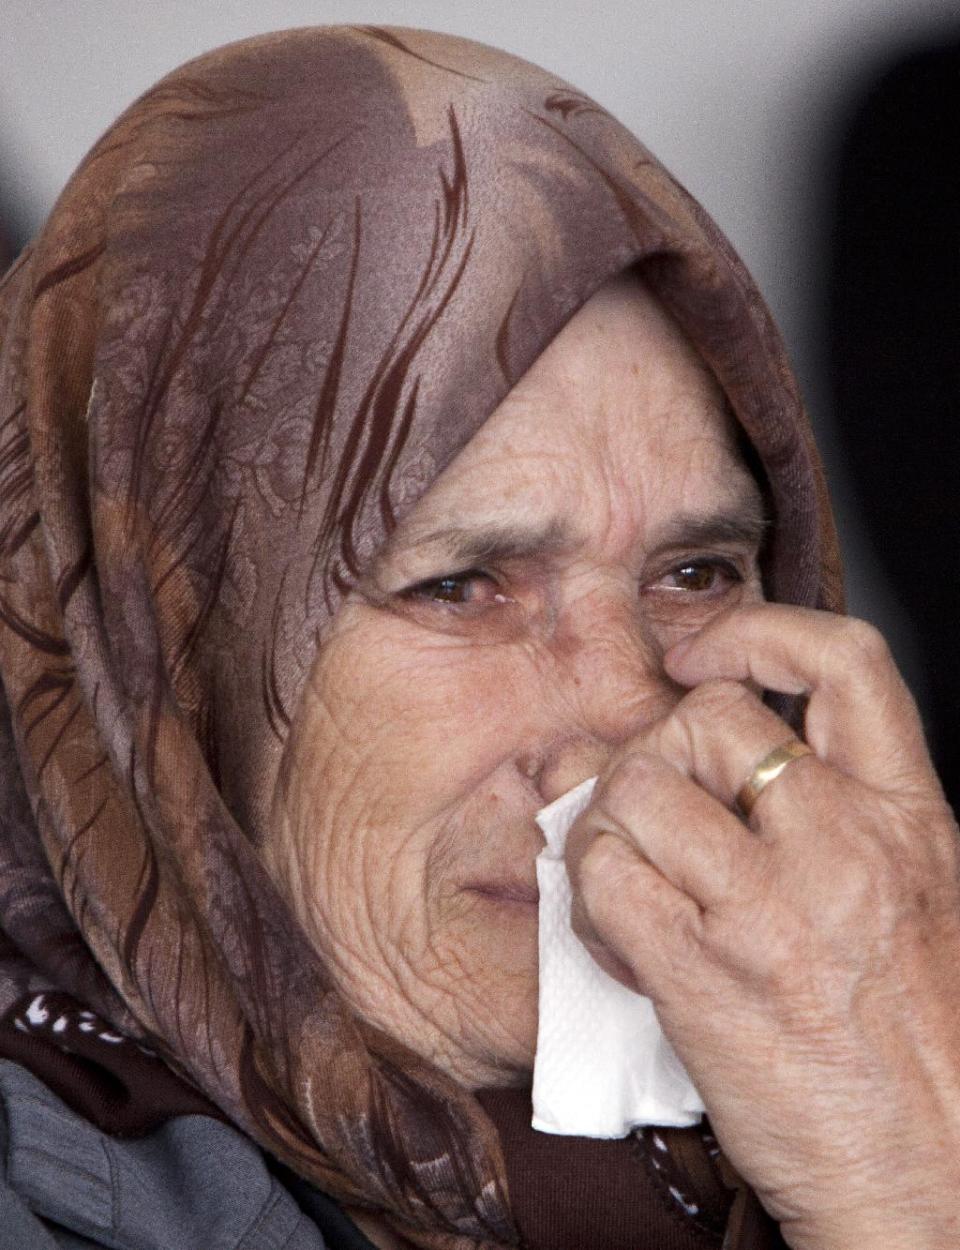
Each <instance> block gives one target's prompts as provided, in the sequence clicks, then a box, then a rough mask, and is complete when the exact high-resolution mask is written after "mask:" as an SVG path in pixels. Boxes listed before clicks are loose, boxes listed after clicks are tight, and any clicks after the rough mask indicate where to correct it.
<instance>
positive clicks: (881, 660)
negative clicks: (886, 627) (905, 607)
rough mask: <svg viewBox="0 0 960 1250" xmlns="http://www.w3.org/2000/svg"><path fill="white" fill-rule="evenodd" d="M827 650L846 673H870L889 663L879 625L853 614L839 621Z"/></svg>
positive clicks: (885, 643)
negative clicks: (839, 623) (859, 618)
mask: <svg viewBox="0 0 960 1250" xmlns="http://www.w3.org/2000/svg"><path fill="white" fill-rule="evenodd" d="M830 651H831V658H832V659H833V660H834V661H835V662H836V664H837V666H838V668H839V669H840V670H841V671H843V672H844V673H845V674H847V675H849V674H854V675H855V674H857V673H859V674H865V675H869V676H873V675H875V674H878V673H880V672H883V671H884V670H885V669H887V668H888V667H889V665H890V663H891V660H890V649H889V647H888V646H887V642H886V639H885V638H884V636H883V634H881V633H880V631H879V629H877V627H876V626H875V625H871V624H870V622H869V621H862V620H858V619H857V618H854V617H851V618H849V619H847V620H844V621H843V622H842V624H841V625H840V627H839V628H838V630H837V633H836V636H835V639H834V641H833V644H832V646H831V647H830Z"/></svg>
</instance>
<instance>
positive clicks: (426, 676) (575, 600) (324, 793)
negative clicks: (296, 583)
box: [269, 279, 762, 1086]
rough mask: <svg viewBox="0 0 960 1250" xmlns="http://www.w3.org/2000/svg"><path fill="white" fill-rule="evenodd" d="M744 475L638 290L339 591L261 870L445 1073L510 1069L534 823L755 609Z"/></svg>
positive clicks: (527, 963)
mask: <svg viewBox="0 0 960 1250" xmlns="http://www.w3.org/2000/svg"><path fill="white" fill-rule="evenodd" d="M761 531H762V506H761V500H760V495H759V492H758V489H757V487H756V485H755V483H754V481H753V479H752V477H751V476H750V474H749V472H748V471H747V469H746V467H745V466H744V464H743V462H742V460H741V459H740V457H739V455H738V453H737V451H736V449H735V443H734V438H733V433H732V427H731V422H730V419H729V418H728V417H727V416H726V415H725V413H724V407H723V401H722V396H721V394H720V392H719V391H718V388H717V386H716V384H715V382H714V381H713V380H712V379H711V378H710V377H709V376H708V374H707V373H706V372H705V370H704V368H703V366H702V365H701V364H700V362H699V360H698V358H697V356H696V355H695V353H694V352H693V350H692V348H691V347H690V346H689V344H688V343H687V341H686V339H685V338H684V337H683V335H682V334H681V333H680V331H679V330H678V329H677V327H676V326H675V325H674V324H673V323H672V322H671V321H670V320H669V319H668V318H667V317H666V315H665V314H664V313H663V312H662V311H661V309H660V308H659V306H658V305H657V303H655V302H654V300H653V299H652V298H651V297H650V295H649V294H647V293H646V292H645V290H644V289H643V288H642V287H641V286H640V285H639V284H638V283H636V282H635V281H632V280H626V279H620V280H617V281H616V282H612V283H609V284H607V286H606V287H604V288H603V289H602V290H601V291H600V292H599V293H598V294H597V295H595V296H594V297H593V298H592V299H591V300H590V301H589V302H588V303H587V304H586V305H585V306H584V308H583V309H582V310H581V311H580V312H579V313H578V314H577V315H576V316H575V317H574V318H573V320H572V321H571V322H570V323H569V324H568V325H567V327H566V328H565V329H564V330H563V331H562V333H561V334H560V335H559V336H558V337H557V338H556V340H555V341H554V342H553V343H552V344H551V346H550V347H549V348H548V350H547V351H546V352H545V353H544V354H543V355H542V356H541V357H540V359H539V360H538V361H537V362H536V364H535V365H534V366H533V368H532V369H531V370H530V371H529V373H528V374H527V375H526V376H525V377H524V378H523V380H522V381H521V382H520V383H518V385H517V386H516V387H515V388H514V389H513V390H512V391H511V392H510V394H509V395H508V396H507V398H506V399H505V400H504V402H503V403H502V404H501V405H500V407H499V408H498V409H497V410H496V412H495V413H494V414H493V415H492V416H491V418H490V419H489V420H488V421H487V423H486V424H485V425H484V427H483V428H482V429H481V430H480V432H479V433H478V434H477V435H476V437H475V438H474V439H473V440H472V441H471V442H470V443H469V444H468V445H467V447H466V448H465V449H464V450H463V451H462V452H461V453H460V455H459V456H458V457H457V459H456V460H455V461H454V463H453V464H452V465H450V467H449V468H448V469H447V470H446V471H445V472H444V473H443V474H442V475H441V476H440V477H439V478H438V479H437V481H436V482H435V483H434V484H433V486H432V487H431V488H430V490H429V491H428V492H427V493H426V494H425V495H424V496H423V498H422V499H421V500H420V502H419V503H418V505H417V506H416V508H415V509H414V511H413V512H412V513H411V514H410V515H409V516H408V517H407V519H406V520H405V521H404V522H403V523H402V524H401V525H400V526H399V527H398V529H397V530H396V531H395V533H394V535H393V536H392V538H391V540H390V542H389V543H388V544H387V546H386V548H385V549H384V550H383V551H382V553H381V556H380V558H379V560H378V561H377V563H376V566H375V567H374V568H372V569H371V570H370V574H369V577H368V579H367V580H366V582H365V583H364V584H363V585H362V586H361V587H360V588H358V589H357V591H356V592H354V593H353V594H352V595H351V596H350V597H349V599H348V600H347V601H346V602H345V603H344V605H343V606H342V608H341V610H340V612H339V613H338V615H337V616H336V618H335V619H334V621H333V623H332V625H331V628H330V631H329V635H328V637H327V639H326V642H325V644H324V646H323V648H322V651H321V653H320V655H319V657H318V659H317V661H316V664H315V666H314V669H313V672H312V675H311V679H310V681H309V684H308V687H307V690H306V694H305V697H304V700H303V704H302V707H301V709H300V711H299V714H298V718H297V721H296V723H295V726H294V731H293V738H292V740H291V743H290V747H289V752H288V763H289V769H288V772H287V777H286V784H285V786H284V789H283V794H282V797H281V799H280V801H279V803H278V818H277V837H276V840H275V842H274V844H273V845H272V846H271V848H270V851H269V858H270V865H271V868H272V871H273V872H274V874H275V875H276V877H277V879H278V881H279V882H280V883H281V886H282V888H283V889H284V890H285V892H286V893H287V894H288V896H289V897H290V899H291V901H292V903H293V905H294V907H295V908H296V910H297V913H298V915H299V917H300V920H301V921H302V923H303V924H304V926H305V927H306V928H307V930H308V932H309V934H310V936H311V938H312V940H313V942H314V943H315V945H316V947H317V948H318V950H319V951H320V952H321V953H322V956H323V959H324V960H325V962H326V963H327V965H328V967H329V968H330V970H331V973H332V975H333V977H334V978H335V980H336V982H337V983H338V985H339V986H340V988H341V990H342V992H343V993H344V995H345V996H346V997H347V999H348V1000H349V1001H350V1002H351V1003H352V1004H353V1006H354V1007H355V1008H356V1009H357V1010H358V1011H359V1012H360V1013H361V1014H362V1015H363V1016H365V1017H366V1018H367V1019H368V1020H370V1021H371V1022H373V1023H375V1024H377V1025H380V1026H381V1027H382V1028H383V1029H385V1030H386V1031H387V1032H389V1033H391V1034H393V1035H394V1036H395V1037H398V1038H400V1039H401V1040H402V1041H404V1042H406V1043H407V1044H408V1045H410V1046H411V1047H412V1048H413V1049H415V1050H417V1051H419V1052H420V1053H422V1054H424V1055H426V1056H428V1057H430V1058H432V1059H433V1060H434V1061H435V1062H437V1063H438V1064H439V1065H440V1066H441V1067H443V1068H445V1069H446V1070H447V1071H448V1072H450V1073H452V1074H453V1075H454V1076H455V1077H457V1078H459V1079H460V1080H462V1081H463V1082H465V1083H467V1084H469V1085H474V1086H476V1085H484V1084H487V1085H491V1084H507V1083H510V1082H511V1081H513V1080H516V1079H518V1076H520V1074H523V1073H525V1072H527V1071H529V1069H530V1067H531V1065H532V1061H533V1053H534V1046H535V1041H536V1022H537V884H536V873H535V868H534V859H535V857H536V855H537V854H538V853H539V851H540V849H541V847H542V839H541V835H540V832H539V830H538V828H537V826H536V825H535V824H534V819H533V818H534V813H535V812H536V811H537V810H538V809H539V808H540V807H542V806H543V805H544V804H546V803H549V802H551V801H552V800H553V799H555V798H557V796H558V795H560V794H562V793H563V792H564V791H565V790H567V789H569V788H570V787H571V786H573V785H575V784H576V783H577V782H579V781H582V780H583V779H584V778H586V777H589V776H591V775H593V774H594V773H597V772H598V771H600V770H601V769H602V767H603V765H604V763H605V762H606V760H607V758H608V757H609V755H610V754H611V753H612V752H613V751H614V750H615V749H616V748H617V747H618V746H620V745H621V744H622V743H624V742H625V741H626V740H627V739H629V738H631V737H632V736H633V735H635V734H636V733H638V731H641V730H642V729H643V728H644V727H645V726H647V725H649V724H650V723H651V722H653V721H655V720H656V719H657V718H659V717H662V716H663V715H664V714H665V713H666V712H667V711H668V709H669V708H670V707H671V706H672V705H673V704H674V703H675V702H676V700H677V698H678V697H679V691H678V689H677V688H676V687H674V686H673V685H672V684H671V682H670V681H669V679H668V678H667V677H666V676H665V674H664V672H663V668H662V663H661V660H662V656H663V654H664V652H665V651H666V649H667V648H668V647H669V646H670V645H671V644H672V643H674V642H676V641H677V640H678V639H680V638H682V637H684V636H685V635H687V634H689V633H692V632H695V631H696V630H698V629H700V628H702V627H703V625H704V624H705V623H706V622H708V621H709V620H711V619H712V618H713V617H714V616H716V615H717V614H718V613H719V612H723V611H724V610H726V609H728V608H731V607H733V606H735V605H737V604H740V603H744V602H747V601H751V600H756V599H759V598H760V597H761V588H760V578H759V574H758V566H757V550H758V545H759V542H760V537H761Z"/></svg>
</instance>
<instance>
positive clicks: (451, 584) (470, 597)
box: [403, 569, 506, 607]
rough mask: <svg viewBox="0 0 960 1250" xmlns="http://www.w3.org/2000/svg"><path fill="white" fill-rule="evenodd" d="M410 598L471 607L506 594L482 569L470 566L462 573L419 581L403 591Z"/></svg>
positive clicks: (503, 596) (501, 599) (503, 598)
mask: <svg viewBox="0 0 960 1250" xmlns="http://www.w3.org/2000/svg"><path fill="white" fill-rule="evenodd" d="M403 595H404V597H405V598H408V599H415V600H417V601H419V602H421V603H423V602H427V603H437V604H442V605H445V606H446V605H451V606H461V605H467V606H471V607H480V606H484V605H486V604H487V603H497V602H500V603H502V602H505V601H506V596H505V595H502V594H500V593H498V586H497V583H496V581H495V580H494V579H493V578H492V577H491V576H490V575H489V573H484V572H482V571H481V570H480V569H467V570H466V571H465V572H463V573H447V574H445V575H444V576H443V577H435V578H431V579H430V580H429V581H425V582H418V583H417V584H416V585H415V586H410V587H408V588H407V589H406V590H405V591H403Z"/></svg>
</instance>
